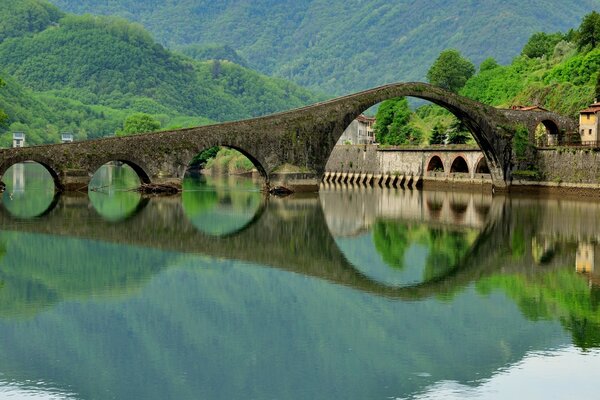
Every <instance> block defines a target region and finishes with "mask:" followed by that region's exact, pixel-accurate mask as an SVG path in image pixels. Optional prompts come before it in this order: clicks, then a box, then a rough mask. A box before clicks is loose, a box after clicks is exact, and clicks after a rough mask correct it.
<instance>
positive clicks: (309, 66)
mask: <svg viewBox="0 0 600 400" xmlns="http://www.w3.org/2000/svg"><path fill="white" fill-rule="evenodd" d="M52 1H53V2H54V3H55V4H57V5H59V6H60V7H63V8H64V9H65V10H69V11H71V12H75V13H86V12H88V13H93V14H110V15H120V16H124V17H126V18H127V19H130V20H135V21H137V22H140V23H141V24H143V25H144V26H145V27H146V28H147V29H149V30H150V31H151V32H152V33H153V34H154V36H155V37H156V38H157V40H158V41H160V42H161V43H163V44H165V45H167V46H168V47H170V48H178V47H179V46H184V45H189V44H209V43H217V44H223V45H229V46H231V47H232V48H234V49H236V50H238V51H239V52H240V53H241V55H242V56H243V57H244V59H246V60H247V61H248V62H249V65H250V66H251V67H253V68H256V69H258V70H259V71H262V72H264V73H267V74H270V75H276V76H280V77H283V78H286V79H290V80H293V81H295V82H297V83H299V84H301V85H303V86H306V87H312V88H318V89H319V90H323V91H325V92H327V93H331V94H341V93H346V92H351V91H355V90H357V89H365V88H368V87H373V86H376V85H378V84H382V83H387V82H396V81H411V80H424V78H425V74H426V71H427V68H429V66H430V65H431V64H432V62H433V60H434V59H435V58H436V57H437V55H438V54H439V53H440V51H442V50H444V49H446V48H456V49H458V50H460V51H461V53H462V54H463V55H465V56H466V57H467V58H469V59H470V60H472V61H473V62H474V63H475V64H476V65H477V64H479V63H480V62H481V61H483V60H484V59H485V58H487V57H494V58H496V60H498V62H500V63H501V64H505V63H508V62H510V61H511V59H512V58H513V57H514V56H516V55H517V54H519V52H520V50H521V48H522V47H523V45H524V44H525V42H526V41H527V39H528V38H529V36H530V35H531V34H532V33H533V32H538V31H545V32H555V31H567V30H568V29H570V28H572V27H575V26H577V25H578V24H579V22H580V21H581V18H582V17H583V15H584V14H587V13H589V12H590V11H592V10H594V9H596V10H598V9H600V0H529V1H523V0H504V1H492V0H453V1H447V0H429V1H415V0H396V1H389V0H276V1H272V0H271V1H265V0H259V1H239V0H221V1H212V0H210V1H209V0H171V1H164V0H152V1H149V0H120V1H106V0H86V1H81V0H52Z"/></svg>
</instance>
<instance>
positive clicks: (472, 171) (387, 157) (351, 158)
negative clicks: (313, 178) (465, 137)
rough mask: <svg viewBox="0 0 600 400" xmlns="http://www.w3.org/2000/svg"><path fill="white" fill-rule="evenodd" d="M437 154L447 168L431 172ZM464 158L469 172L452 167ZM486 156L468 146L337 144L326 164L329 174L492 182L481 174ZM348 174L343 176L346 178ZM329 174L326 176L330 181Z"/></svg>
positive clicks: (489, 177)
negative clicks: (382, 146)
mask: <svg viewBox="0 0 600 400" xmlns="http://www.w3.org/2000/svg"><path fill="white" fill-rule="evenodd" d="M434 157H439V159H440V161H441V163H442V164H443V170H435V171H434V170H431V171H428V165H429V164H430V162H431V160H432V159H433V158H434ZM459 157H462V158H463V159H464V160H465V162H466V164H467V166H468V172H462V171H461V172H457V171H453V170H452V165H453V162H454V161H455V160H456V159H457V158H459ZM482 159H483V153H482V152H481V150H479V149H477V148H474V147H469V146H464V145H457V146H444V147H439V146H431V147H423V148H390V147H387V148H379V147H378V146H377V145H359V146H351V145H342V146H335V147H334V149H333V152H332V153H331V156H330V158H329V161H328V162H327V165H326V167H325V171H326V172H327V173H342V174H347V175H350V176H351V175H352V174H371V175H374V176H382V177H385V176H403V177H406V178H407V179H408V177H414V178H423V180H424V181H436V182H445V181H448V182H454V181H463V182H473V183H478V184H480V183H482V182H483V183H490V182H491V176H490V174H489V173H486V174H480V173H477V172H476V171H477V166H478V165H479V162H480V161H481V160H482ZM345 176H346V175H340V176H339V177H341V178H342V179H345ZM327 178H328V176H327V175H326V177H325V179H326V180H327Z"/></svg>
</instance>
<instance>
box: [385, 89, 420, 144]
mask: <svg viewBox="0 0 600 400" xmlns="http://www.w3.org/2000/svg"><path fill="white" fill-rule="evenodd" d="M411 116H412V112H411V111H410V108H409V107H408V101H407V100H406V99H405V98H404V97H398V98H395V99H391V100H386V101H384V102H383V103H381V105H380V106H379V109H378V110H377V115H376V119H377V122H376V123H375V128H374V129H375V138H376V139H377V142H378V143H380V144H389V145H401V144H419V143H420V142H421V139H422V137H423V133H422V132H421V131H420V130H419V129H417V128H415V127H414V126H411V125H410V118H411Z"/></svg>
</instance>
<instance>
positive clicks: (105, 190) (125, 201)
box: [88, 160, 150, 222]
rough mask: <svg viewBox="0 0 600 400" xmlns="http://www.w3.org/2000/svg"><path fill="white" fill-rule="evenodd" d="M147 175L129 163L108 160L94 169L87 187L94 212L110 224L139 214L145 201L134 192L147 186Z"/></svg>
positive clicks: (137, 166) (138, 167)
mask: <svg viewBox="0 0 600 400" xmlns="http://www.w3.org/2000/svg"><path fill="white" fill-rule="evenodd" d="M149 182H150V178H149V177H148V175H147V173H146V172H145V171H144V170H143V169H142V168H141V167H140V166H139V165H137V164H135V163H133V162H131V161H122V160H115V161H109V162H107V163H105V164H104V165H102V166H101V167H100V168H98V169H97V170H96V172H95V173H94V175H93V176H92V179H91V180H90V183H89V185H88V196H89V198H90V202H91V204H92V206H93V207H94V209H95V210H96V212H98V214H99V215H100V216H102V218H104V219H106V220H107V221H111V222H118V221H123V220H125V219H128V218H130V217H132V216H134V215H136V214H137V213H138V212H140V211H141V210H142V209H143V208H144V206H145V205H146V204H147V201H144V200H143V199H142V195H141V193H140V192H139V191H138V190H137V189H138V188H139V187H140V185H141V184H142V183H149Z"/></svg>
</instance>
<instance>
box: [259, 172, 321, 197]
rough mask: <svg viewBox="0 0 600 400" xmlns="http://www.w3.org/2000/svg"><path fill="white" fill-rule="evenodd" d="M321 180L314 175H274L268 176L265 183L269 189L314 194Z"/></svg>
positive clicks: (300, 173) (299, 173) (301, 173)
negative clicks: (275, 188) (280, 188)
mask: <svg viewBox="0 0 600 400" xmlns="http://www.w3.org/2000/svg"><path fill="white" fill-rule="evenodd" d="M322 179H323V178H322V176H321V175H317V174H314V173H304V172H298V173H274V174H271V175H269V179H268V182H267V183H268V185H269V186H270V187H276V186H283V187H286V188H288V189H290V190H292V191H294V192H305V193H307V192H312V193H316V192H318V191H319V186H320V184H321V180H322Z"/></svg>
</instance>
